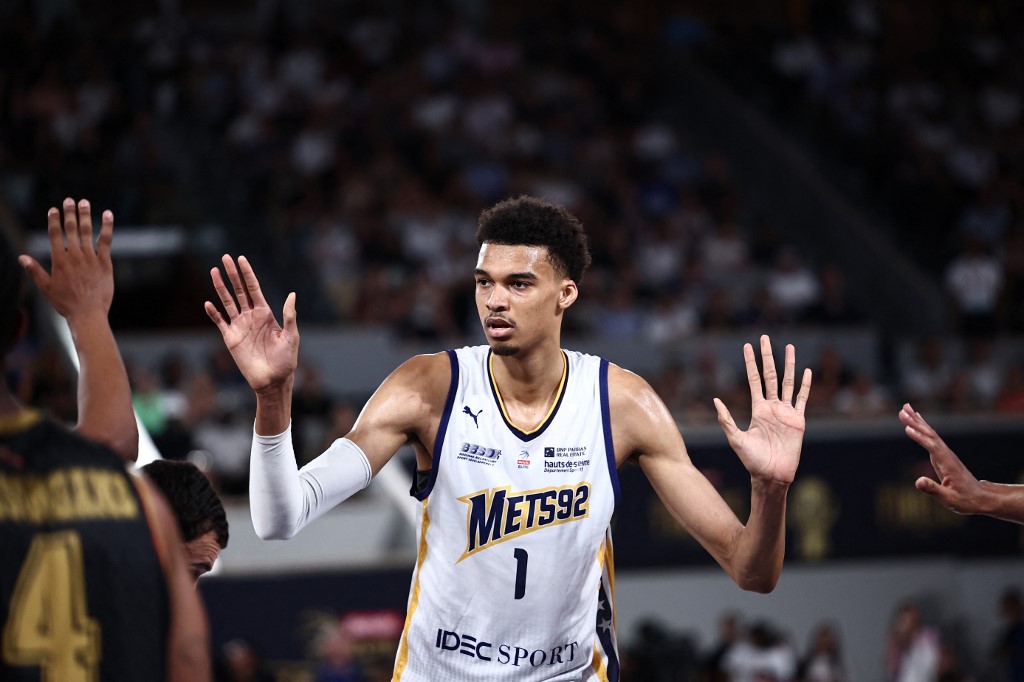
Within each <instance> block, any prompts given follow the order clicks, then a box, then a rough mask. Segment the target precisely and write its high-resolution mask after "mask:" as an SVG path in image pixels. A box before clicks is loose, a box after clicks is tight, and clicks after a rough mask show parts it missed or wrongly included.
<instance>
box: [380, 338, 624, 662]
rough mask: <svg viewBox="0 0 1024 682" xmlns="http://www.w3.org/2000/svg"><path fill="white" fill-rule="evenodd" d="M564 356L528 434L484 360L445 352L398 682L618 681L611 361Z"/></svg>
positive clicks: (466, 351)
mask: <svg viewBox="0 0 1024 682" xmlns="http://www.w3.org/2000/svg"><path fill="white" fill-rule="evenodd" d="M563 353H564V357H565V362H566V364H565V367H566V371H565V375H564V378H563V380H562V385H561V386H560V387H559V392H558V396H557V398H556V400H555V401H554V406H553V407H552V408H551V411H550V412H549V414H548V415H547V416H546V418H545V419H544V421H543V422H542V423H541V424H540V426H538V427H537V428H536V429H534V430H533V431H530V432H528V433H527V432H523V431H521V430H520V429H519V428H517V427H516V426H515V425H514V424H512V423H511V422H510V421H509V419H508V416H507V414H506V412H505V410H504V407H503V405H502V400H501V395H500V393H499V392H498V389H497V387H496V386H495V384H494V382H493V379H492V375H491V372H490V362H491V354H490V349H489V348H488V347H487V346H477V347H473V348H460V349H459V350H456V351H448V355H449V359H450V361H451V367H452V382H451V387H450V388H449V391H448V399H447V402H446V404H445V410H444V415H443V416H442V418H441V424H440V427H439V429H438V433H437V436H436V440H435V444H434V452H433V464H432V468H431V472H430V480H429V482H428V483H427V484H426V485H425V486H423V488H422V489H421V490H419V491H418V492H416V493H415V494H416V496H417V497H418V498H419V499H421V500H423V512H422V523H421V527H420V530H419V533H418V541H419V551H418V558H417V562H416V569H415V572H414V574H413V582H412V588H411V590H410V594H409V605H408V614H407V616H406V621H405V629H404V631H403V633H402V639H401V642H400V644H399V649H398V656H397V659H396V662H395V673H394V677H393V678H392V679H393V681H394V682H440V681H448V680H512V679H514V680H517V681H520V680H522V681H527V680H602V681H603V680H618V668H619V664H618V655H617V650H616V646H617V645H616V637H615V618H614V610H613V599H614V593H613V587H614V585H613V580H614V573H613V562H612V544H611V533H610V532H609V523H610V521H611V517H612V512H613V511H614V509H615V505H616V503H617V501H618V494H619V483H618V476H617V474H616V469H615V454H614V452H613V451H612V441H611V423H610V421H609V415H608V363H607V361H605V360H602V359H601V358H597V357H594V356H591V355H585V354H582V353H576V352H572V351H563Z"/></svg>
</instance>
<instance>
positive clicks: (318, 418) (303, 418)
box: [292, 363, 333, 463]
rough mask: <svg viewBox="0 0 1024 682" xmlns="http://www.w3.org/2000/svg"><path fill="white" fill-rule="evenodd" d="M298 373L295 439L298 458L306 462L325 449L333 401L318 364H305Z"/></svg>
mask: <svg viewBox="0 0 1024 682" xmlns="http://www.w3.org/2000/svg"><path fill="white" fill-rule="evenodd" d="M297 374H298V378H297V380H296V382H295V390H294V392H293V394H292V441H293V443H294V448H295V458H296V460H297V461H298V462H300V463H305V462H308V461H309V460H311V459H312V458H313V457H315V456H316V455H319V454H320V453H321V452H323V451H324V449H323V448H322V447H321V445H322V444H323V442H324V437H325V434H326V432H327V430H328V429H329V427H330V418H331V410H332V407H333V400H332V399H331V396H330V395H328V393H327V390H326V389H325V388H324V385H323V381H321V374H322V373H321V370H320V369H319V368H318V367H316V366H314V365H312V364H309V363H302V364H301V365H300V366H299V367H298V369H297Z"/></svg>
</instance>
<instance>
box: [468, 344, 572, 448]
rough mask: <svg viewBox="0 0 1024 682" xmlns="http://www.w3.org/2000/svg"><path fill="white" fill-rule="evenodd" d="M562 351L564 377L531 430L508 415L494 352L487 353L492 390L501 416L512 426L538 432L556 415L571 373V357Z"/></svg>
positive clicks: (526, 432)
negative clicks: (496, 379) (541, 416)
mask: <svg viewBox="0 0 1024 682" xmlns="http://www.w3.org/2000/svg"><path fill="white" fill-rule="evenodd" d="M561 353H562V378H561V379H559V380H558V390H557V391H555V398H554V400H552V401H551V405H550V406H549V407H548V412H547V414H545V415H544V418H543V419H541V420H540V423H539V424H537V426H535V427H534V428H532V429H530V430H529V431H527V430H525V429H521V428H519V426H517V425H516V423H515V422H514V421H512V419H511V418H510V417H509V416H508V410H506V409H505V400H504V398H502V397H501V391H500V390H498V382H497V381H495V379H494V353H490V352H489V353H487V377H488V379H489V380H490V382H491V390H493V391H494V396H495V397H496V398H497V399H498V409H500V410H501V416H502V417H504V418H505V422H506V423H508V425H509V426H512V427H513V428H515V429H516V430H518V431H520V432H521V433H523V434H525V435H527V436H529V435H531V434H534V433H537V432H538V431H540V430H541V429H543V428H544V427H545V426H546V425H547V423H548V422H549V421H551V417H553V416H554V414H555V409H556V408H557V407H558V404H559V403H560V402H562V396H563V395H564V394H565V378H566V376H568V374H569V359H568V358H567V357H566V356H565V351H564V350H563V351H561Z"/></svg>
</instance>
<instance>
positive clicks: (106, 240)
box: [96, 211, 114, 257]
mask: <svg viewBox="0 0 1024 682" xmlns="http://www.w3.org/2000/svg"><path fill="white" fill-rule="evenodd" d="M113 243H114V214H113V213H111V212H110V211H104V212H103V217H102V219H101V222H100V237H99V239H97V240H96V252H97V253H98V254H99V255H100V256H103V257H109V256H110V245H111V244H113Z"/></svg>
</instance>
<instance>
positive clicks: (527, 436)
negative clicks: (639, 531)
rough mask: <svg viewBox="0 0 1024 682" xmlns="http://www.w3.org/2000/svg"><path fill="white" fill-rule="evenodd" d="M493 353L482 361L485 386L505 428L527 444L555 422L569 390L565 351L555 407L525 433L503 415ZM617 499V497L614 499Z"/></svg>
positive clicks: (567, 363) (567, 364)
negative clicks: (563, 373)
mask: <svg viewBox="0 0 1024 682" xmlns="http://www.w3.org/2000/svg"><path fill="white" fill-rule="evenodd" d="M493 352H494V351H492V350H489V349H488V351H487V358H486V359H485V360H484V371H485V372H486V373H487V384H488V385H489V386H490V387H491V395H492V396H494V404H495V405H497V406H498V413H499V414H500V415H501V420H502V421H503V422H505V426H507V427H508V429H509V431H511V432H512V433H514V434H516V436H517V437H518V438H519V440H521V441H524V442H529V441H531V440H533V439H534V438H536V437H537V436H539V435H540V434H542V433H544V432H545V431H547V428H548V427H549V426H551V422H553V421H555V415H557V414H558V408H559V407H560V406H561V404H562V398H564V397H565V394H566V392H567V391H568V390H569V358H568V357H566V355H565V351H561V353H562V361H563V362H564V363H565V382H564V383H563V384H562V390H561V391H560V392H559V393H558V399H557V400H555V406H554V407H552V408H551V412H550V413H549V414H548V416H547V419H545V420H544V423H543V424H541V425H540V426H538V427H537V429H536V430H534V431H531V432H530V433H526V432H525V431H521V430H520V429H519V428H518V427H516V425H515V424H513V423H512V422H510V421H509V420H508V417H507V416H506V415H505V410H504V408H503V407H502V403H501V397H500V396H499V395H498V387H497V386H495V385H494V377H493V376H492V375H491V354H492V353H493ZM616 499H618V497H616Z"/></svg>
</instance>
